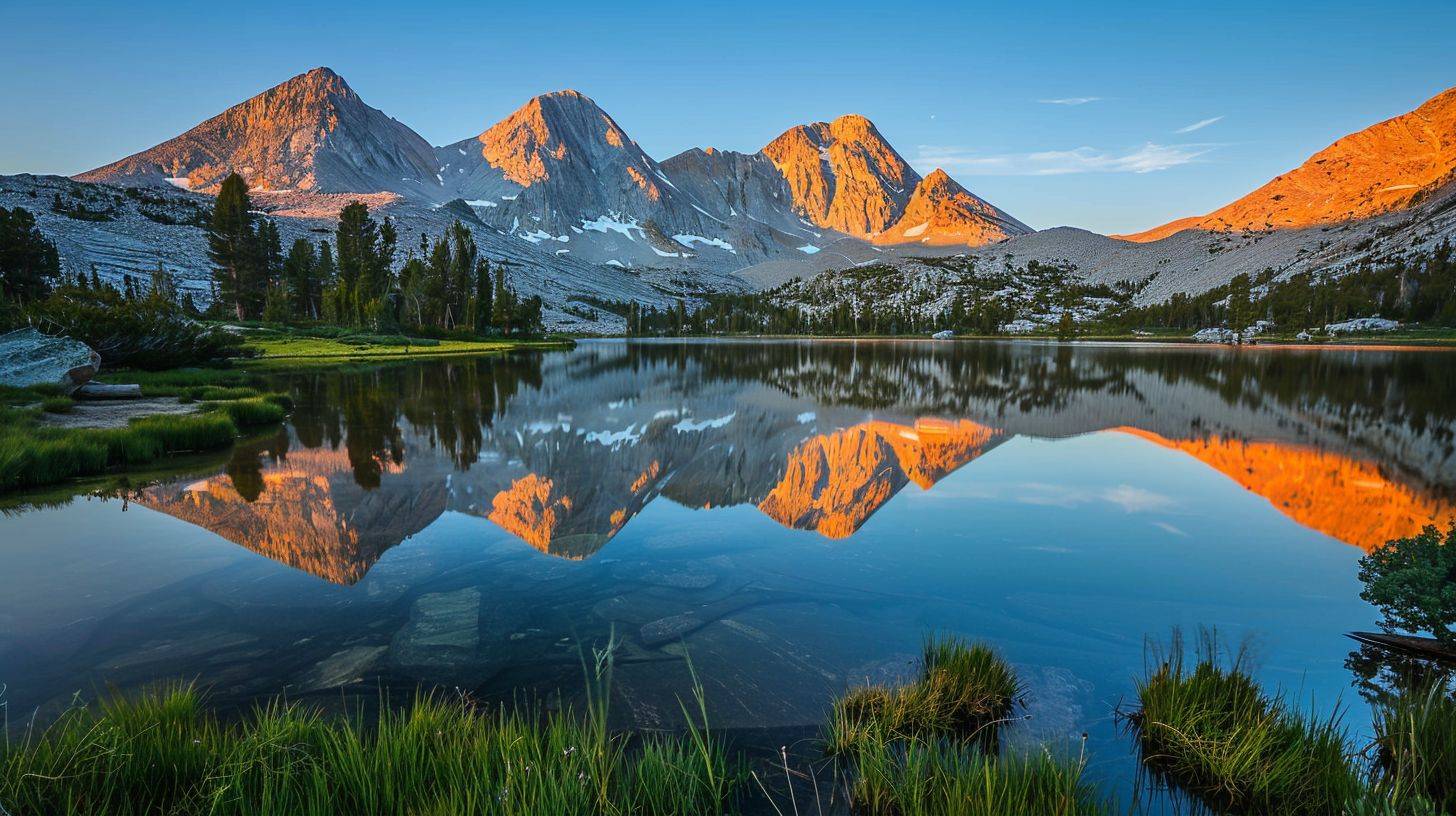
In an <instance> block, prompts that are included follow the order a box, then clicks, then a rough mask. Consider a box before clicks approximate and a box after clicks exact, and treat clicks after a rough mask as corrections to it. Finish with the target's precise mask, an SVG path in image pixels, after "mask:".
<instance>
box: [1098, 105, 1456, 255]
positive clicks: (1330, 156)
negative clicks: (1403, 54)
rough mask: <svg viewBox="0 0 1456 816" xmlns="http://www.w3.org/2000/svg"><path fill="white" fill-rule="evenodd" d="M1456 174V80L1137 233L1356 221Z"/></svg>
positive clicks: (1427, 192) (1139, 236)
mask: <svg viewBox="0 0 1456 816" xmlns="http://www.w3.org/2000/svg"><path fill="white" fill-rule="evenodd" d="M1453 180H1456V88H1450V89H1448V90H1446V91H1443V92H1442V93H1440V94H1437V95H1436V96H1434V97H1432V98H1431V99H1429V100H1427V101H1426V102H1425V104H1423V105H1421V106H1420V107H1418V108H1416V109H1415V110H1413V111H1411V112H1410V113H1406V114H1402V115H1400V116H1396V117H1394V118H1392V119H1387V120H1385V121H1384V122H1380V123H1379V124H1375V125H1371V126H1370V127H1368V128H1365V129H1364V130H1361V131H1359V132H1357V133H1352V134H1350V135H1349V136H1345V137H1344V138H1342V139H1339V140H1337V141H1335V142H1334V143H1333V144H1331V145H1330V146H1329V147H1326V148H1325V149H1324V150H1321V151H1320V152H1318V153H1316V154H1314V155H1313V156H1311V157H1310V158H1309V159H1308V160H1307V161H1305V163H1304V164H1301V165H1300V166H1299V167H1297V168H1295V169H1293V170H1291V171H1289V172H1288V173H1285V174H1283V175H1280V176H1276V177H1275V178H1274V179H1273V180H1272V181H1270V182H1269V183H1267V184H1265V185H1264V186H1262V187H1260V188H1259V189H1257V190H1255V191H1254V192H1252V193H1249V194H1248V195H1246V196H1244V197H1243V198H1241V199H1239V200H1238V201H1235V202H1233V203H1232V204H1229V205H1227V206H1224V207H1221V208H1219V209H1217V210H1214V211H1213V212H1211V213H1209V214H1208V215H1205V216H1201V217H1198V216H1195V217H1192V218H1180V219H1178V220H1176V221H1172V222H1169V223H1167V224H1164V225H1162V226H1160V227H1155V228H1153V229H1150V230H1148V231H1146V232H1140V233H1136V234H1134V235H1123V236H1114V237H1119V238H1124V239H1126V240H1129V241H1139V242H1146V241H1156V240H1159V239H1161V238H1166V237H1168V236H1169V235H1172V234H1174V233H1177V232H1180V231H1182V230H1185V229H1201V230H1209V231H1215V232H1243V231H1265V230H1277V229H1298V228H1302V227H1313V226H1319V225H1322V224H1329V223H1335V222H1340V221H1354V220H1358V219H1363V218H1370V217H1372V216H1377V215H1381V214H1383V213H1387V212H1391V211H1395V210H1403V209H1407V208H1409V207H1412V206H1415V205H1416V204H1419V203H1421V202H1422V201H1426V200H1428V199H1429V198H1430V197H1431V195H1432V194H1433V193H1435V192H1436V191H1437V190H1439V189H1441V188H1443V187H1445V186H1447V185H1449V184H1451V183H1452V181H1453Z"/></svg>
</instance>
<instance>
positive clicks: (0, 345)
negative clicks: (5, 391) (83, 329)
mask: <svg viewBox="0 0 1456 816" xmlns="http://www.w3.org/2000/svg"><path fill="white" fill-rule="evenodd" d="M100 368H101V355H100V354H97V353H96V351H95V350H94V349H92V348H91V347H90V346H88V345H86V344H85V343H82V342H81V341H80V340H72V339H70V338H69V337H51V336H49V335H45V334H41V333H40V332H38V331H36V330H35V329H17V330H15V331H13V332H9V333H7V334H0V383H4V384H6V385H13V386H20V387H24V386H29V385H58V386H60V387H61V388H63V389H65V390H66V391H74V390H76V389H77V388H79V387H80V386H82V385H84V384H85V383H86V382H87V381H89V380H90V379H91V378H92V377H94V376H95V375H96V372H97V371H98V370H99V369H100Z"/></svg>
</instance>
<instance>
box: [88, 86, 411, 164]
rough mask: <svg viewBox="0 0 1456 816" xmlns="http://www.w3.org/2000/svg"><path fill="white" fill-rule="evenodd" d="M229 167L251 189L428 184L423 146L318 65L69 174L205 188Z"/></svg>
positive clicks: (402, 127) (406, 131)
mask: <svg viewBox="0 0 1456 816" xmlns="http://www.w3.org/2000/svg"><path fill="white" fill-rule="evenodd" d="M234 172H236V173H238V174H240V175H241V176H243V178H244V179H246V180H247V182H248V184H249V186H251V187H253V188H255V189H259V190H301V191H308V192H320V193H329V192H349V193H370V192H423V191H424V190H426V189H427V188H429V187H431V186H433V185H434V184H435V182H436V178H435V166H434V157H433V150H432V149H431V148H430V146H429V144H427V143H426V142H425V140H424V139H422V138H420V136H419V134H417V133H415V132H414V131H412V130H410V129H409V128H407V127H405V126H404V125H402V124H400V123H399V122H397V121H395V120H394V119H391V118H389V117H388V116H386V115H384V114H383V113H381V112H380V111H378V110H376V109H374V108H371V107H369V106H368V105H366V104H364V102H363V100H361V99H360V98H359V95H358V94H356V93H354V90H353V89H352V88H350V87H349V85H348V83H346V82H345V81H344V78H343V77H341V76H339V75H338V74H336V73H334V72H333V71H332V70H330V69H329V68H325V67H319V68H314V69H312V70H310V71H307V72H305V73H302V74H299V75H297V76H294V77H292V78H290V79H287V80H285V81H283V82H281V83H279V84H277V85H275V86H273V87H272V88H269V89H268V90H266V91H263V92H262V93H260V94H258V95H257V96H254V97H252V98H251V99H248V100H247V101H244V102H241V103H239V104H237V105H234V106H232V107H230V108H228V109H227V110H225V111H223V112H222V113H220V114H218V115H217V116H214V117H212V118H211V119H208V120H206V121H204V122H202V123H201V124H199V125H198V126H197V127H194V128H192V129H191V130H189V131H187V132H186V133H183V134H182V135H180V136H178V137H176V138H174V139H170V140H168V141H166V142H163V143H161V144H159V145H157V146H155V147H152V148H150V149H148V150H144V151H142V152H141V153H136V154H134V155H132V156H128V157H127V158H125V159H122V160H121V161H118V162H114V163H112V164H109V165H106V166H105V167H99V168H97V169H95V170H91V171H89V172H86V173H82V174H81V175H79V176H77V178H78V179H80V180H82V181H100V182H113V183H122V184H128V183H131V184H137V183H140V184H161V183H171V184H173V185H175V186H178V187H182V188H184V189H190V190H194V191H200V192H215V191H216V190H217V188H218V187H219V186H220V185H221V184H222V180H223V179H224V178H226V177H227V176H228V175H229V174H231V173H234Z"/></svg>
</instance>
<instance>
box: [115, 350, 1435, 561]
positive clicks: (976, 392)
mask: <svg viewBox="0 0 1456 816" xmlns="http://www.w3.org/2000/svg"><path fill="white" fill-rule="evenodd" d="M1452 368H1453V365H1452V363H1451V362H1450V360H1449V358H1448V357H1447V356H1446V355H1438V354H1426V353H1420V352H1400V351H1365V352H1360V353H1358V354H1356V353H1351V352H1345V351H1343V350H1342V351H1315V350H1310V351H1295V350H1261V349H1246V350H1243V351H1229V350H1224V349H1205V348H1176V349H1174V348H1167V347H1127V346H1082V345H1078V346H1039V345H1032V344H995V343H984V344H983V343H975V344H970V343H938V344H932V343H909V342H828V343H808V342H779V343H752V344H750V343H653V342H640V343H626V342H589V343H583V344H582V345H581V346H580V347H579V348H578V349H577V350H576V351H574V352H570V353H565V354H549V355H515V356H511V357H506V358H486V359H473V360H447V361H437V362H428V363H420V364H415V365H408V366H396V367H386V368H380V369H375V370H368V371H362V372H349V373H338V372H329V373H308V374H298V375H287V376H284V375H280V376H279V381H278V382H275V383H272V384H271V385H272V386H273V387H275V388H280V389H284V390H287V391H288V392H289V393H291V394H293V395H294V398H295V404H296V407H295V410H294V412H293V414H292V416H291V418H290V421H289V425H288V427H287V428H286V429H285V430H284V431H282V432H280V434H279V435H278V436H277V437H276V438H270V439H267V440H264V441H261V442H254V443H251V444H248V445H241V446H239V447H238V449H237V450H236V451H235V453H234V455H233V458H232V460H231V461H230V462H229V463H228V465H227V467H226V468H225V469H224V472H222V473H219V474H218V475H216V476H212V477H210V478H204V479H201V480H195V481H185V482H176V483H168V484H161V485H156V486H153V487H149V488H146V489H144V490H141V491H140V492H139V493H138V494H136V495H134V496H133V497H132V498H133V500H134V501H136V502H138V503H140V504H142V505H145V506H147V507H150V508H152V509H155V510H159V511H161V512H164V513H167V514H169V515H171V516H175V517H176V518H179V519H182V520H184V521H187V522H189V523H191V524H195V525H198V526H200V527H204V528H206V529H208V530H211V531H213V532H215V533H217V534H219V535H221V536H223V537H224V538H226V539H228V540H229V541H232V542H234V543H236V544H239V545H241V546H244V547H247V548H249V549H251V550H254V551H256V552H258V553H260V554H262V555H265V556H267V557H269V558H272V559H274V560H276V561H279V562H281V563H284V564H287V565H289V566H292V567H295V568H298V569H301V570H304V571H306V572H308V573H310V574H312V575H315V576H317V577H319V578H323V579H326V580H328V581H332V582H335V583H339V584H352V583H355V582H357V581H359V580H360V579H361V578H362V577H363V576H364V575H365V574H366V573H367V572H368V571H369V569H370V567H371V566H372V565H373V564H374V563H375V562H376V561H377V560H378V559H379V558H380V557H381V556H382V555H383V554H384V553H385V552H386V551H387V550H388V549H390V548H391V547H393V546H395V545H397V544H399V543H400V542H401V541H403V540H405V539H406V538H408V537H410V536H412V535H414V534H416V533H418V532H419V531H421V530H423V529H424V528H426V527H427V526H429V525H430V524H431V523H432V522H433V521H435V519H436V518H438V517H439V516H440V515H441V514H442V513H444V512H446V511H447V510H448V511H455V512H459V513H465V514H470V515H474V516H478V517H484V518H488V519H489V520H490V521H492V522H494V523H495V524H496V525H499V526H500V527H501V528H503V529H505V530H506V531H508V532H510V533H511V534H513V535H514V536H516V537H518V538H519V539H521V540H522V541H524V542H525V543H527V544H529V545H530V546H532V547H534V548H536V549H538V550H540V551H542V552H544V553H549V554H551V555H555V556H560V557H563V558H572V559H582V558H587V557H590V556H591V555H593V554H594V553H596V552H598V551H599V550H601V549H602V547H603V546H604V545H606V543H607V542H608V541H610V540H611V539H612V537H613V536H615V535H616V534H617V533H619V532H620V531H621V530H622V529H623V528H624V527H625V526H626V525H628V524H630V523H631V520H632V518H633V517H634V516H635V515H636V514H637V513H639V512H640V511H641V510H642V509H643V508H644V507H645V506H647V505H648V504H649V503H650V502H653V501H654V500H657V499H658V498H666V499H668V500H671V501H673V502H676V503H678V504H681V505H683V506H686V507H689V508H713V507H723V506H730V505H745V504H746V505H753V506H756V507H757V508H758V509H759V510H760V511H761V512H762V513H764V514H765V515H767V516H768V517H769V518H771V519H773V520H774V521H776V522H778V523H779V524H782V525H784V526H785V527H790V528H795V529H802V530H813V531H816V532H818V533H819V534H821V535H823V536H826V537H828V538H833V539H842V538H848V537H851V536H853V535H854V533H855V532H856V531H857V530H859V529H860V527H861V526H862V525H864V524H865V523H866V521H868V520H869V519H870V517H871V516H872V515H873V514H874V513H875V512H876V511H877V510H879V509H880V508H881V507H883V506H884V505H885V504H886V503H887V502H889V501H891V500H892V499H893V498H894V497H895V496H896V494H898V493H899V492H900V491H901V490H903V489H904V488H905V487H906V486H907V485H908V484H910V483H912V482H913V483H914V484H915V485H916V487H917V488H918V489H921V490H933V489H934V486H935V484H936V483H937V482H938V481H940V480H941V479H943V478H944V477H946V476H947V475H948V474H950V473H951V472H953V471H956V470H957V469H960V468H963V467H966V466H968V465H972V464H973V463H974V462H975V461H976V460H977V459H978V458H979V457H981V456H983V455H985V454H987V453H988V452H990V451H992V450H994V449H996V448H997V447H998V446H999V445H1002V444H1003V443H1005V442H1006V441H1008V440H1010V439H1012V438H1014V437H1020V436H1029V437H1044V438H1045V437H1050V438H1061V437H1068V436H1074V435H1078V434H1084V433H1092V432H1103V431H1109V432H1116V433H1124V434H1131V435H1133V436H1136V437H1137V438H1139V439H1142V440H1146V441H1147V442H1148V443H1149V444H1152V445H1157V446H1161V447H1165V448H1170V449H1174V450H1178V451H1182V452H1184V453H1187V454H1188V455H1190V456H1192V457H1194V458H1196V459H1197V460H1198V461H1200V462H1202V463H1204V464H1205V465H1207V466H1208V467H1210V468H1213V469H1214V470H1217V471H1219V472H1221V473H1222V474H1224V475H1225V476H1227V477H1228V478H1230V479H1232V480H1233V481H1234V482H1236V483H1237V484H1239V485H1241V486H1242V487H1244V488H1246V489H1248V490H1250V491H1252V492H1254V493H1257V494H1259V495H1260V496H1262V497H1264V498H1265V499H1267V500H1268V501H1269V502H1270V504H1271V505H1273V507H1274V508H1276V509H1277V510H1278V511H1279V512H1281V513H1283V514H1285V515H1286V516H1288V517H1289V518H1291V519H1292V520H1294V521H1296V522H1298V523H1299V524H1301V525H1304V526H1306V527H1309V528H1312V529H1314V530H1317V531H1319V532H1321V533H1324V534H1326V535H1329V536H1331V537H1333V538H1336V539H1339V540H1341V541H1344V542H1346V543H1349V544H1352V545H1355V546H1358V547H1361V548H1365V549H1369V548H1371V547H1374V546H1376V545H1378V544H1380V543H1382V542H1384V541H1385V540H1387V539H1389V538H1392V537H1397V536H1404V535H1409V534H1411V533H1413V532H1416V531H1417V530H1419V529H1420V527H1421V526H1423V525H1425V524H1430V523H1437V524H1447V523H1449V522H1450V521H1451V520H1453V519H1456V501H1453V492H1452V488H1453V486H1456V460H1453V447H1452V445H1453V439H1452V428H1453V416H1452V414H1453V412H1456V403H1453V401H1452V400H1450V399H1449V398H1448V396H1449V395H1448V394H1447V393H1446V389H1444V388H1442V387H1439V386H1437V385H1436V384H1437V383H1449V382H1451V379H1450V374H1451V373H1452Z"/></svg>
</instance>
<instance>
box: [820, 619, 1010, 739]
mask: <svg viewBox="0 0 1456 816" xmlns="http://www.w3.org/2000/svg"><path fill="white" fill-rule="evenodd" d="M1020 693H1021V687H1020V684H1019V682H1018V681H1017V679H1016V674H1015V672H1014V671H1012V669H1011V666H1010V665H1008V664H1007V663H1006V661H1005V660H1003V659H1001V657H1000V656H999V655H997V654H996V653H995V652H993V651H992V650H991V649H990V648H989V647H987V646H985V645H982V644H974V645H972V644H968V643H966V642H965V641H963V640H961V639H959V638H955V637H932V638H929V639H927V640H926V642H925V646H924V648H923V650H922V655H921V671H920V676H919V677H918V678H917V679H916V680H915V682H913V683H910V684H908V685H903V686H894V687H891V686H885V685H870V686H861V687H858V688H854V689H851V690H850V691H848V692H847V693H845V694H844V695H843V696H842V697H840V698H839V699H838V700H837V701H835V704H834V709H833V711H832V713H831V715H830V722H829V735H828V740H827V744H826V750H827V751H828V753H831V754H840V753H844V752H846V751H848V750H850V749H852V748H853V747H854V746H855V745H857V744H858V743H860V742H863V741H867V740H868V741H871V742H873V741H883V740H886V739H889V740H893V739H899V738H922V737H932V736H953V737H958V738H964V739H974V740H977V741H980V742H981V743H982V744H984V745H986V746H988V747H993V748H994V746H995V745H996V735H997V734H998V733H999V730H1000V726H1001V725H1002V724H1004V723H1005V722H1007V721H1008V719H1009V718H1010V716H1011V712H1012V709H1013V707H1014V706H1015V704H1016V699H1017V697H1018V696H1020Z"/></svg>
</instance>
